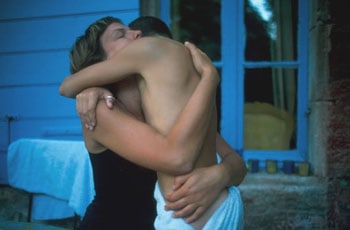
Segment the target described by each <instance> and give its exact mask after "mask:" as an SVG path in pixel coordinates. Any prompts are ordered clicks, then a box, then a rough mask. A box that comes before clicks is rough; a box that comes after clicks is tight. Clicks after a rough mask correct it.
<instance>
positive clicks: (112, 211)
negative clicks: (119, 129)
mask: <svg viewBox="0 0 350 230" xmlns="http://www.w3.org/2000/svg"><path fill="white" fill-rule="evenodd" d="M89 155H90V160H91V164H92V169H93V176H94V183H95V193H96V195H95V197H94V200H93V201H92V203H91V204H90V205H89V206H88V208H87V210H86V213H85V216H84V218H83V219H82V222H81V224H80V226H79V229H83V230H85V229H91V230H95V229H96V230H104V229H108V230H113V229H141V230H143V229H145V230H147V229H153V222H154V218H155V214H156V207H155V201H154V199H153V190H154V185H155V182H156V173H155V172H154V171H151V170H148V169H145V168H143V167H140V166H138V165H136V164H134V163H132V162H130V161H127V160H125V159H124V158H122V157H120V156H118V155H117V154H115V153H113V152H112V151H111V150H106V151H104V152H102V153H99V154H91V153H90V154H89ZM82 192H83V191H82Z"/></svg>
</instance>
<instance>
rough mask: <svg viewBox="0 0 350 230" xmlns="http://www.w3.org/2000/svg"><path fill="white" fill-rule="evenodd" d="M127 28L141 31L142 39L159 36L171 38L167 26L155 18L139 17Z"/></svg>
mask: <svg viewBox="0 0 350 230" xmlns="http://www.w3.org/2000/svg"><path fill="white" fill-rule="evenodd" d="M129 27H130V28H131V29H133V30H141V31H142V36H143V37H147V36H154V35H161V36H165V37H168V38H172V34H171V32H170V30H169V28H168V26H167V25H166V24H165V23H164V22H163V21H162V20H160V19H159V18H157V17H153V16H141V17H139V18H137V19H135V20H134V21H132V22H131V23H130V24H129Z"/></svg>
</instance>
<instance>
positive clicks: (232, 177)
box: [165, 133, 246, 223]
mask: <svg viewBox="0 0 350 230" xmlns="http://www.w3.org/2000/svg"><path fill="white" fill-rule="evenodd" d="M216 146H217V147H216V148H217V152H218V153H219V155H220V157H221V158H222V161H221V163H219V164H217V165H214V166H210V167H206V168H200V169H195V170H194V171H193V172H191V173H189V174H187V175H182V176H178V177H176V179H175V182H174V192H173V193H172V194H168V195H165V198H166V200H167V205H166V209H171V210H174V211H175V212H174V217H178V218H185V219H186V221H187V222H189V223H191V222H193V221H195V220H196V219H197V218H199V217H200V216H201V215H202V214H203V213H204V212H205V211H206V210H207V209H208V208H209V207H210V205H211V204H212V203H213V202H214V201H215V200H216V198H217V197H218V195H219V194H220V192H221V191H222V190H223V189H225V188H226V187H228V186H232V185H236V186H238V185H239V184H240V183H241V182H242V180H243V179H244V177H245V175H246V167H245V164H244V161H243V159H242V158H241V157H240V156H239V154H238V153H237V152H236V151H235V150H234V149H233V148H232V147H231V146H230V145H229V144H228V143H227V142H226V141H225V140H224V139H223V138H222V137H221V136H220V134H218V133H217V135H216Z"/></svg>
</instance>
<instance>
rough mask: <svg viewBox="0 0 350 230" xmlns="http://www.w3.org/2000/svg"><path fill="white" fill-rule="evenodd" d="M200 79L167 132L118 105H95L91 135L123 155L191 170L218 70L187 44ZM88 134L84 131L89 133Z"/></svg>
mask: <svg viewBox="0 0 350 230" xmlns="http://www.w3.org/2000/svg"><path fill="white" fill-rule="evenodd" d="M189 46H190V47H189V48H190V51H191V54H192V56H193V60H194V63H195V65H196V68H197V70H198V71H199V73H200V74H201V80H200V81H199V84H198V86H197V87H196V89H195V91H194V93H193V95H192V97H191V98H190V99H189V101H188V103H187V105H186V106H185V107H184V109H183V110H182V112H181V114H180V115H179V117H178V119H177V121H176V123H175V125H174V126H173V127H172V128H171V129H170V131H169V133H168V134H167V135H162V134H160V133H158V132H157V131H156V130H155V129H153V128H152V127H150V126H149V125H147V124H145V123H142V122H140V121H138V120H136V119H134V118H132V117H130V116H129V115H127V114H125V113H124V112H123V111H122V110H120V109H119V108H118V107H116V108H114V109H113V110H110V109H108V108H106V107H105V106H104V105H103V104H101V103H100V104H99V105H98V107H97V114H98V116H97V126H96V128H95V130H94V131H93V132H91V135H93V139H95V140H96V141H98V142H99V143H100V144H102V145H103V146H106V147H108V148H110V149H111V150H112V151H114V152H116V153H118V154H119V155H121V156H123V157H124V158H126V159H128V160H130V161H132V162H134V163H136V164H140V165H142V166H144V167H147V168H151V169H154V170H158V171H162V172H167V173H170V174H173V175H178V174H183V173H187V172H189V171H191V170H192V169H193V162H195V160H196V159H197V157H198V154H199V151H200V149H201V146H202V143H203V140H204V138H205V136H206V133H207V128H208V126H209V123H210V122H209V121H210V120H211V118H212V117H211V116H212V115H213V112H212V111H213V108H214V101H215V97H214V96H215V92H216V87H217V84H218V82H219V77H218V73H217V71H216V69H215V67H214V66H213V65H212V63H211V61H210V60H209V58H208V57H207V56H206V55H204V54H203V53H201V52H199V51H198V50H197V48H196V47H194V46H193V45H189ZM88 134H89V133H87V135H88Z"/></svg>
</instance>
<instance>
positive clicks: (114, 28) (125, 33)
mask: <svg viewBox="0 0 350 230" xmlns="http://www.w3.org/2000/svg"><path fill="white" fill-rule="evenodd" d="M140 37H141V31H140V30H131V29H129V28H128V27H126V26H124V25H123V24H120V23H112V24H110V25H109V26H108V27H107V29H106V31H105V32H104V33H103V34H102V36H101V43H102V46H103V49H104V50H105V52H106V56H107V59H108V58H110V57H112V56H113V55H114V54H116V53H117V52H118V51H119V50H121V49H122V48H124V47H125V46H127V45H128V44H129V43H130V42H131V41H133V40H135V39H138V38H140Z"/></svg>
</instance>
